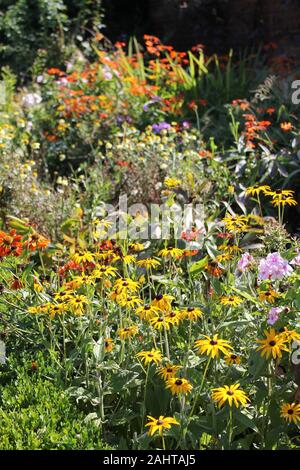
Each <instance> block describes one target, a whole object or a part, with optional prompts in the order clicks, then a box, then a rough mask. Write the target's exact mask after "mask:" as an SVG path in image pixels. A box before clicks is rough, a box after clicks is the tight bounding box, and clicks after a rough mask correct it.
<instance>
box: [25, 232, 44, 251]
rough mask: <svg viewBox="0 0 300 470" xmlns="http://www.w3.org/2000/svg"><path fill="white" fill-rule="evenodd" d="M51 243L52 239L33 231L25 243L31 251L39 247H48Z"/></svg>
mask: <svg viewBox="0 0 300 470" xmlns="http://www.w3.org/2000/svg"><path fill="white" fill-rule="evenodd" d="M49 243H50V240H48V239H47V238H45V237H43V235H40V234H39V233H37V232H34V233H32V234H31V235H29V237H28V240H26V242H25V243H24V245H25V246H26V247H27V248H29V250H30V251H35V250H38V249H43V248H46V246H48V245H49Z"/></svg>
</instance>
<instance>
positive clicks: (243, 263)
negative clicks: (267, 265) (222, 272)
mask: <svg viewBox="0 0 300 470" xmlns="http://www.w3.org/2000/svg"><path fill="white" fill-rule="evenodd" d="M253 263H254V258H253V256H252V255H250V254H249V253H244V254H243V255H242V257H241V259H240V260H239V261H238V264H237V269H238V270H239V271H241V272H242V273H244V272H246V271H248V270H249V269H250V268H251V265H252V264H253Z"/></svg>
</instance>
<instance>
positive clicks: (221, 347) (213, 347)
mask: <svg viewBox="0 0 300 470" xmlns="http://www.w3.org/2000/svg"><path fill="white" fill-rule="evenodd" d="M203 336H204V338H205V339H198V340H197V341H195V347H196V348H197V349H198V353H199V354H206V355H207V356H210V357H212V358H215V357H219V355H220V352H222V353H223V354H224V355H225V356H227V354H228V353H229V352H230V349H233V348H232V346H231V345H230V343H229V341H227V340H226V339H221V338H218V334H215V335H214V336H213V337H212V338H210V337H209V336H206V335H203Z"/></svg>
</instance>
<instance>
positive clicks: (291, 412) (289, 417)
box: [280, 403, 300, 424]
mask: <svg viewBox="0 0 300 470" xmlns="http://www.w3.org/2000/svg"><path fill="white" fill-rule="evenodd" d="M280 416H281V417H282V418H283V419H285V421H287V422H288V423H292V422H293V423H295V424H297V423H298V422H299V421H300V404H299V403H283V404H282V405H281V407H280Z"/></svg>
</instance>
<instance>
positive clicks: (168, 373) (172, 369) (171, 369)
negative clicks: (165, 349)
mask: <svg viewBox="0 0 300 470" xmlns="http://www.w3.org/2000/svg"><path fill="white" fill-rule="evenodd" d="M179 369H181V366H175V365H172V364H166V365H165V366H164V367H160V368H159V369H158V371H157V374H158V375H160V377H162V378H163V379H164V380H169V379H170V378H171V377H174V376H175V375H176V374H177V371H178V370H179Z"/></svg>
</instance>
